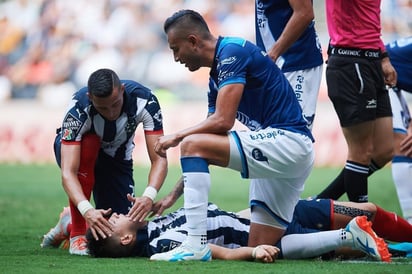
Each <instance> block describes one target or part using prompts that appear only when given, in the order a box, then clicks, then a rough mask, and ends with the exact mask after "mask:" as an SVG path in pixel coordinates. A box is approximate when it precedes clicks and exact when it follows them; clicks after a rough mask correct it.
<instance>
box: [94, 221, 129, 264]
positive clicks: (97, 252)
mask: <svg viewBox="0 0 412 274" xmlns="http://www.w3.org/2000/svg"><path fill="white" fill-rule="evenodd" d="M86 240H87V248H88V249H89V255H90V256H92V257H95V258H123V257H131V256H132V255H133V248H134V247H133V245H121V244H120V243H119V242H118V240H119V239H118V237H117V236H111V237H107V238H106V239H103V238H101V237H99V240H98V241H96V239H95V238H94V236H93V234H92V231H91V230H90V228H88V229H87V231H86Z"/></svg>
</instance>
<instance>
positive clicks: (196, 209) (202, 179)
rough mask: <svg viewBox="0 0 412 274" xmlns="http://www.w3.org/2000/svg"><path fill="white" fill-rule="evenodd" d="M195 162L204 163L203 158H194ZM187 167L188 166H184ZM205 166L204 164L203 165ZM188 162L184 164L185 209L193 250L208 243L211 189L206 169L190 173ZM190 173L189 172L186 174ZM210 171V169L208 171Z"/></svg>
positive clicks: (188, 238) (189, 239)
mask: <svg viewBox="0 0 412 274" xmlns="http://www.w3.org/2000/svg"><path fill="white" fill-rule="evenodd" d="M192 159H194V161H204V162H205V164H206V167H207V163H206V161H205V160H204V159H201V158H192ZM199 159H200V160H199ZM184 165H186V166H184ZM201 165H202V166H203V165H204V163H201ZM186 167H188V165H187V161H186V163H185V164H183V161H182V168H183V171H184V172H183V182H184V192H183V193H184V208H185V215H186V220H187V226H188V237H187V242H188V243H189V244H190V245H191V246H192V247H193V248H197V249H200V248H203V247H204V245H206V244H207V242H206V235H207V204H208V197H209V187H210V181H211V180H210V174H209V172H201V171H205V169H204V168H201V169H200V170H201V171H200V170H199V169H195V170H197V172H192V171H190V170H191V169H190V164H189V168H186ZM185 170H186V171H189V172H185ZM207 171H208V169H207Z"/></svg>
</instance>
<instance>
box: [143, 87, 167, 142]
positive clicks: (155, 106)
mask: <svg viewBox="0 0 412 274" xmlns="http://www.w3.org/2000/svg"><path fill="white" fill-rule="evenodd" d="M142 121H143V129H144V131H145V133H146V134H150V133H152V134H158V133H163V116H162V110H161V108H160V104H159V101H158V99H157V97H156V96H155V95H154V94H152V95H151V97H150V98H149V100H148V101H147V103H146V105H145V107H144V111H143V112H142Z"/></svg>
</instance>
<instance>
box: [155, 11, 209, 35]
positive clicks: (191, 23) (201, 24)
mask: <svg viewBox="0 0 412 274" xmlns="http://www.w3.org/2000/svg"><path fill="white" fill-rule="evenodd" d="M176 26H182V27H190V28H191V29H197V30H199V31H200V32H201V33H205V34H210V31H209V27H208V26H207V23H206V21H205V19H204V18H203V17H202V16H201V15H200V14H199V13H198V12H196V11H194V10H180V11H177V12H175V13H174V14H173V15H172V16H170V17H169V18H167V19H166V21H165V23H164V25H163V30H164V32H165V33H167V32H168V31H169V30H170V29H171V28H173V27H176Z"/></svg>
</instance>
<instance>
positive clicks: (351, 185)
mask: <svg viewBox="0 0 412 274" xmlns="http://www.w3.org/2000/svg"><path fill="white" fill-rule="evenodd" d="M368 176H369V167H368V166H364V165H362V164H358V163H355V162H351V161H347V162H346V165H345V171H344V182H345V190H346V193H347V195H348V198H349V201H351V202H358V203H365V202H367V201H368Z"/></svg>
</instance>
